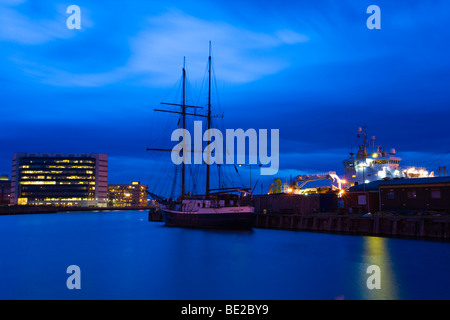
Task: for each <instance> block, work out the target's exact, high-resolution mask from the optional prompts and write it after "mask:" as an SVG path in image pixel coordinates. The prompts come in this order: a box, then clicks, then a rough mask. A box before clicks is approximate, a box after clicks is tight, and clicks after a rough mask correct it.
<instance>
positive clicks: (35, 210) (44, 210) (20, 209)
mask: <svg viewBox="0 0 450 320" xmlns="http://www.w3.org/2000/svg"><path fill="white" fill-rule="evenodd" d="M151 208H154V207H153V206H146V207H102V208H99V207H95V208H93V207H91V208H89V207H52V206H5V207H0V216H2V215H17V214H54V213H61V212H85V211H92V212H94V211H134V210H149V209H151Z"/></svg>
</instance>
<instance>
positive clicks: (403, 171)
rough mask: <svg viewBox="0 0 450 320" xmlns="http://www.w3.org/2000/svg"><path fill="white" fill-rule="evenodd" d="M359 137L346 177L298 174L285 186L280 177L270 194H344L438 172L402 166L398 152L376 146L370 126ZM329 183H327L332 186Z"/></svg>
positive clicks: (332, 173) (329, 174)
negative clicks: (321, 183) (351, 189)
mask: <svg viewBox="0 0 450 320" xmlns="http://www.w3.org/2000/svg"><path fill="white" fill-rule="evenodd" d="M357 138H358V139H360V140H361V143H360V144H359V146H358V151H357V153H356V154H354V153H353V152H351V153H350V157H349V158H347V159H345V160H344V161H343V163H344V167H345V173H344V177H339V176H338V175H337V174H336V172H335V171H329V172H324V173H317V174H306V175H298V176H296V177H294V178H291V179H290V181H289V182H287V181H286V182H284V183H282V181H281V179H280V178H276V179H275V180H274V183H272V185H271V186H270V189H269V192H268V194H281V193H285V194H303V195H308V194H313V193H325V192H329V191H332V192H340V194H342V193H343V190H345V189H347V188H349V187H353V186H355V185H361V184H367V183H369V182H372V181H375V180H390V179H408V178H429V177H434V172H428V171H427V169H426V168H422V167H402V166H401V165H400V163H401V161H402V159H401V158H400V157H398V156H397V154H396V151H395V149H390V150H389V152H387V151H386V150H385V148H384V147H383V146H375V137H374V136H372V137H371V138H370V140H369V139H368V137H367V131H366V127H361V128H358V133H357ZM323 180H330V183H331V186H322V187H317V186H316V187H312V188H311V187H310V188H308V187H307V184H308V186H309V185H311V183H312V182H317V181H323ZM330 183H327V184H330Z"/></svg>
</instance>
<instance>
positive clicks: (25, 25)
mask: <svg viewBox="0 0 450 320" xmlns="http://www.w3.org/2000/svg"><path fill="white" fill-rule="evenodd" d="M24 2H25V1H19V0H8V1H5V0H3V1H1V2H0V21H1V23H0V40H3V41H9V42H15V43H18V44H21V45H41V44H45V43H48V42H50V41H53V40H58V39H70V38H72V37H73V36H74V35H75V34H76V33H75V32H73V30H68V29H67V24H66V21H67V18H68V17H69V15H68V14H67V13H66V9H67V6H63V5H58V6H56V7H55V10H54V13H53V14H52V16H49V17H46V18H43V19H38V18H36V17H34V18H32V17H30V16H29V15H26V14H23V13H21V12H20V9H21V7H20V6H18V5H19V4H22V3H24ZM82 13H83V19H82V22H83V24H82V25H83V28H82V29H86V28H89V27H91V26H92V21H91V20H90V19H89V14H87V13H88V11H87V10H84V8H83V11H82ZM79 32H80V31H79Z"/></svg>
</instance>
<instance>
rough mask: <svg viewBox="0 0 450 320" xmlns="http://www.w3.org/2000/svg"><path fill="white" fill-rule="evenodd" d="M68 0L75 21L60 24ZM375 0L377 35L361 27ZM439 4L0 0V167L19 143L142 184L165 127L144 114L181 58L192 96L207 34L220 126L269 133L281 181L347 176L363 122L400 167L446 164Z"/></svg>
mask: <svg viewBox="0 0 450 320" xmlns="http://www.w3.org/2000/svg"><path fill="white" fill-rule="evenodd" d="M71 4H76V5H78V6H80V8H81V27H82V28H81V30H69V29H67V27H66V20H67V18H68V16H69V14H67V13H66V8H67V7H68V6H69V5H71ZM371 4H376V5H378V6H379V7H380V8H381V30H369V29H368V28H367V27H366V20H367V18H368V17H369V15H368V14H367V13H366V9H367V7H368V6H369V5H371ZM449 12H450V2H448V1H429V0H428V1H425V0H424V1H379V0H376V1H365V0H361V1H356V0H340V1H338V0H335V1H324V0H320V1H278V2H274V1H248V0H243V1H239V2H234V1H186V0H183V1H161V2H157V1H108V2H100V1H95V2H94V1H85V0H75V1H71V2H64V1H55V0H40V1H31V0H28V1H25V0H0V87H1V89H0V108H1V109H0V116H1V118H0V125H1V131H0V132H1V134H0V144H1V148H0V173H6V174H9V175H10V174H11V158H12V154H13V153H15V152H101V153H106V154H108V155H109V156H110V177H109V181H110V183H128V182H130V181H131V180H140V181H141V182H143V183H151V181H150V178H149V173H148V172H149V171H151V170H152V165H151V162H149V161H150V160H151V159H149V153H147V152H146V151H145V148H146V147H148V146H149V145H150V144H152V143H153V140H154V139H155V135H157V136H158V138H165V139H167V140H168V141H169V139H170V133H171V132H162V130H160V128H159V125H160V124H161V123H162V122H163V121H166V120H167V116H158V115H155V112H154V111H153V108H155V107H158V106H159V103H160V101H163V100H164V99H173V98H172V97H171V96H173V95H174V93H175V94H176V92H177V87H176V86H177V83H178V82H179V78H180V75H181V71H180V69H181V66H182V60H183V56H186V59H187V68H188V76H189V83H190V88H191V89H192V92H194V93H192V96H190V97H192V101H193V102H197V101H196V99H197V98H196V97H197V96H196V93H195V92H198V91H200V88H201V84H202V81H203V79H204V78H203V77H204V72H205V68H206V62H207V61H206V59H207V54H208V41H209V40H211V41H212V44H213V58H214V71H215V77H216V80H217V82H216V85H217V89H218V92H217V93H216V94H215V96H214V97H215V98H217V97H218V99H215V100H214V102H217V103H216V104H215V105H216V106H217V105H219V106H220V112H222V111H223V112H224V116H225V118H224V120H223V123H224V127H225V128H233V129H236V128H243V129H248V128H255V129H260V128H263V129H280V172H279V174H278V176H280V177H283V178H289V175H290V174H292V175H295V174H299V173H307V172H308V173H314V172H322V171H330V170H334V171H337V172H338V173H343V166H342V160H343V159H344V158H346V157H347V156H348V152H350V148H351V147H352V146H353V147H355V145H356V140H355V133H356V129H357V128H358V127H360V126H362V125H366V126H367V127H368V130H369V134H370V135H375V136H376V137H377V141H376V142H377V144H382V145H385V146H386V148H389V149H390V148H392V147H394V148H396V150H397V153H398V155H399V156H400V157H402V158H403V159H404V160H403V162H404V165H417V166H426V167H427V168H428V169H429V170H437V167H438V166H443V165H446V164H447V162H448V160H449V159H450V151H449V150H450V147H449V145H450V143H449V142H450V139H449V138H450V135H449V133H448V119H449V116H450V108H448V107H449V105H450V93H449V90H448V88H450V80H449V71H450V62H449V59H448V57H449V56H450V45H449V39H450V31H449V28H448V19H449ZM203 93H204V91H203ZM197 100H198V99H197ZM219 103H220V104H219ZM172 120H173V118H172ZM161 128H163V127H162V126H161ZM167 160H168V161H170V158H169V155H167ZM241 173H242V174H243V175H244V177H246V174H247V173H248V172H245V170H242V172H241ZM272 178H273V177H265V178H264V179H262V181H264V183H265V185H264V186H265V187H264V189H266V186H267V187H268V184H269V183H270V180H272ZM253 179H254V180H253V181H255V180H256V179H257V177H256V176H254V178H253Z"/></svg>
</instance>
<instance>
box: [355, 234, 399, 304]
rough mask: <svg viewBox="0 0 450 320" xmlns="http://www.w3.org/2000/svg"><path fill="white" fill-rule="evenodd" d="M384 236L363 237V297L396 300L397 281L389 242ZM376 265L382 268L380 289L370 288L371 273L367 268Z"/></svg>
mask: <svg viewBox="0 0 450 320" xmlns="http://www.w3.org/2000/svg"><path fill="white" fill-rule="evenodd" d="M388 241H389V240H388V239H387V238H383V237H364V239H363V248H364V252H363V265H362V268H361V290H362V292H361V293H362V296H363V299H367V300H371V299H377V300H396V299H397V298H398V288H397V281H396V277H395V273H394V270H393V268H392V257H391V256H390V252H389V248H388V246H387V242H388ZM371 265H376V266H378V267H379V268H380V282H381V288H380V289H369V288H368V287H367V279H368V278H369V277H370V276H371V273H367V272H366V271H367V268H368V267H369V266H371Z"/></svg>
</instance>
